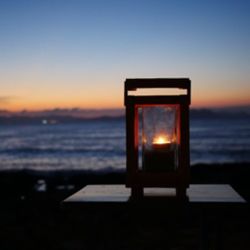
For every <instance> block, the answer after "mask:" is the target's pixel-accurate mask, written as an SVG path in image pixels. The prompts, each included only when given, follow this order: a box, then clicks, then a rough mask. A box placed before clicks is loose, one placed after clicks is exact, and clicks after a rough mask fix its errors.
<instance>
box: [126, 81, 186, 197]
mask: <svg viewBox="0 0 250 250" xmlns="http://www.w3.org/2000/svg"><path fill="white" fill-rule="evenodd" d="M139 88H142V89H148V88H151V89H152V88H165V89H169V88H174V89H184V90H186V94H185V95H153V96H152V95H146V96H141V95H129V91H135V90H137V89H139ZM190 92H191V82H190V80H189V79H188V78H160V79H159V78H157V79H126V81H125V88H124V102H125V106H126V151H127V162H126V168H127V177H126V187H130V188H131V191H132V193H131V194H132V196H142V195H143V188H144V187H173V188H176V194H177V196H185V195H186V189H187V188H188V186H189V178H190V177H189V176H190V156H189V105H190V102H191V95H190ZM154 105H155V106H160V105H178V110H179V111H178V123H179V124H178V129H179V131H178V133H179V135H180V138H179V153H178V155H179V158H178V168H177V169H176V170H175V171H173V172H161V173H155V172H147V171H143V170H140V169H139V161H138V146H139V133H138V132H139V117H138V109H139V108H140V107H145V106H154Z"/></svg>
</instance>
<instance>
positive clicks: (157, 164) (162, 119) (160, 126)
mask: <svg viewBox="0 0 250 250" xmlns="http://www.w3.org/2000/svg"><path fill="white" fill-rule="evenodd" d="M178 113H179V107H178V105H161V106H145V107H143V108H142V137H141V138H142V170H143V171H147V172H168V171H174V170H176V169H177V168H178V148H179V145H178V144H179V119H178V117H179V116H178Z"/></svg>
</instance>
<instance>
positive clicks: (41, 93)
mask: <svg viewBox="0 0 250 250" xmlns="http://www.w3.org/2000/svg"><path fill="white" fill-rule="evenodd" d="M249 13H250V1H247V0H245V1H243V0H241V1H236V0H235V1H230V0H228V1H198V0H197V1H192V0H190V1H188V0H186V1H184V0H183V1H177V0H176V1H167V0H165V1H160V0H154V1H153V0H152V1H146V0H145V1H142V0H141V1H139V0H133V1H132V0H131V1H129V0H123V1H122V0H117V1H109V0H105V1H104V0H103V1H95V0H92V1H84V0H82V1H80V0H78V1H77V0H71V1H63V0H58V1H53V0H50V1H42V0H40V1H39V0H33V1H25V0H23V1H11V0H9V1H7V0H6V1H4V0H1V1H0V37H1V39H0V88H1V94H0V109H1V108H9V109H22V108H26V109H29V108H30V109H36V108H37V109H41V108H49V107H51V108H54V107H75V106H79V107H86V108H90V107H95V108H96V107H105V108H107V107H111V108H114V107H121V106H122V103H123V82H124V80H125V78H130V77H189V78H190V79H191V80H192V93H193V99H192V102H193V105H194V106H214V105H215V106H216V105H218V106H221V105H241V104H249V103H250V101H249V100H250V98H249V93H250V28H249V27H250V15H249Z"/></svg>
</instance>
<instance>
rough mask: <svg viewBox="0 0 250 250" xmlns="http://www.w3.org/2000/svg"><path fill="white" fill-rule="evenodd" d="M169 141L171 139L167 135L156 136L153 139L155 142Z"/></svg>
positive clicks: (165, 142) (164, 142) (163, 142)
mask: <svg viewBox="0 0 250 250" xmlns="http://www.w3.org/2000/svg"><path fill="white" fill-rule="evenodd" d="M167 143H171V141H170V140H169V139H168V138H167V137H166V136H162V135H160V136H156V137H155V138H154V139H153V144H167Z"/></svg>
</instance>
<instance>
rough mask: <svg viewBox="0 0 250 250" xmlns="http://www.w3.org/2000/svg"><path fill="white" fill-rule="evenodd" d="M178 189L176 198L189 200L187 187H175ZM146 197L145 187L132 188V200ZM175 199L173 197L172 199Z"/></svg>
mask: <svg viewBox="0 0 250 250" xmlns="http://www.w3.org/2000/svg"><path fill="white" fill-rule="evenodd" d="M175 189H176V196H175V197H176V198H177V199H179V200H182V199H185V198H187V188H186V187H175ZM143 197H144V190H143V187H131V198H132V199H141V198H143ZM171 198H173V197H171Z"/></svg>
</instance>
